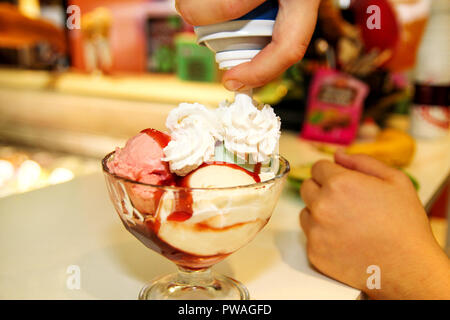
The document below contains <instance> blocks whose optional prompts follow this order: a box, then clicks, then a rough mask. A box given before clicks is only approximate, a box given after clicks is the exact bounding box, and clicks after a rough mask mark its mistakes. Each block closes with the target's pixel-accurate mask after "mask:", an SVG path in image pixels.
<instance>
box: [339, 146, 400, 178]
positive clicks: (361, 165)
mask: <svg viewBox="0 0 450 320" xmlns="http://www.w3.org/2000/svg"><path fill="white" fill-rule="evenodd" d="M334 161H335V162H336V163H337V164H339V165H341V166H343V167H345V168H347V169H350V170H354V171H358V172H361V173H365V174H368V175H371V176H374V177H377V178H380V179H383V180H390V178H391V177H393V176H396V174H395V172H396V170H395V169H393V168H391V167H389V166H387V165H385V164H384V163H383V162H381V161H378V160H376V159H375V158H372V157H370V156H368V155H365V154H353V155H350V154H347V153H345V151H344V150H343V149H339V150H338V151H336V153H335V154H334Z"/></svg>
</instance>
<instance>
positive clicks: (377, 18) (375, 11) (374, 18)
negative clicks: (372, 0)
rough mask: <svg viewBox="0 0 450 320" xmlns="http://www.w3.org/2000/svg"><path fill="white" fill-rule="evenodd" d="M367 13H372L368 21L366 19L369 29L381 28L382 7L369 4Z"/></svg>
mask: <svg viewBox="0 0 450 320" xmlns="http://www.w3.org/2000/svg"><path fill="white" fill-rule="evenodd" d="M366 13H367V14H370V16H369V17H368V18H367V21H366V26H367V29H369V30H373V29H377V30H379V29H381V9H380V7H379V6H377V5H371V6H368V7H367V10H366Z"/></svg>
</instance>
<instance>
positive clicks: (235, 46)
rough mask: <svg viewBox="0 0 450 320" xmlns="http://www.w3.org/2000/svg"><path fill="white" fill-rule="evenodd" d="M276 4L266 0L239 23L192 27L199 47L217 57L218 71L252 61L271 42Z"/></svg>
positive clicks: (275, 0) (230, 22)
mask: <svg viewBox="0 0 450 320" xmlns="http://www.w3.org/2000/svg"><path fill="white" fill-rule="evenodd" d="M277 13H278V1H277V0H268V1H266V2H264V3H263V4H261V5H260V6H259V7H257V8H255V9H254V10H252V11H251V12H249V13H247V14H246V15H244V16H242V17H240V18H239V19H236V20H232V21H227V22H222V23H217V24H212V25H206V26H198V27H195V28H194V30H195V33H196V34H197V38H198V43H199V44H202V45H205V46H207V47H208V48H209V49H210V50H212V51H213V52H215V54H216V62H217V63H218V64H219V68H220V69H224V70H226V69H230V68H232V67H234V66H237V65H239V64H241V63H244V62H248V61H251V60H252V59H253V57H254V56H256V55H257V54H258V52H260V51H261V50H262V49H263V48H264V47H265V46H266V45H267V44H268V43H269V42H270V41H271V39H272V32H273V27H274V25H275V19H276V16H277Z"/></svg>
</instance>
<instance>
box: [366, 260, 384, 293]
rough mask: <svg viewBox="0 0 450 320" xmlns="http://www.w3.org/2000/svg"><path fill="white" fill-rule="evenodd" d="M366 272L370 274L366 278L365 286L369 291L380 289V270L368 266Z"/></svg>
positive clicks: (377, 267)
mask: <svg viewBox="0 0 450 320" xmlns="http://www.w3.org/2000/svg"><path fill="white" fill-rule="evenodd" d="M366 272H367V273H368V274H370V276H369V277H368V278H367V281H366V286H367V289H369V290H374V289H377V290H379V289H381V269H380V267H379V266H377V265H370V266H368V267H367V269H366Z"/></svg>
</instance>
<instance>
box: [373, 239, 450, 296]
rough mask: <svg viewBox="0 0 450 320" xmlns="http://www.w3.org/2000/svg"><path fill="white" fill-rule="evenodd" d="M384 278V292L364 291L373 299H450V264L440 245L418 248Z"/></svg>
mask: <svg viewBox="0 0 450 320" xmlns="http://www.w3.org/2000/svg"><path fill="white" fill-rule="evenodd" d="M381 276H382V278H381V283H382V285H381V289H379V290H365V292H366V294H367V295H368V296H369V297H370V298H372V299H396V300H409V299H410V300H433V299H445V300H446V299H450V261H449V259H448V257H447V256H446V254H445V253H444V252H443V250H442V249H441V248H440V247H439V246H438V245H437V244H436V245H433V246H424V247H423V248H421V249H419V248H416V250H414V253H413V254H411V255H410V256H409V259H408V258H405V257H404V256H403V257H402V259H400V261H399V264H398V265H395V264H394V265H393V266H392V267H391V268H387V270H385V271H384V272H383V269H382V275H381Z"/></svg>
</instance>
